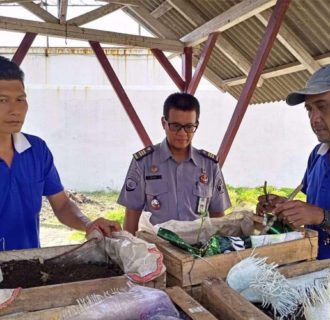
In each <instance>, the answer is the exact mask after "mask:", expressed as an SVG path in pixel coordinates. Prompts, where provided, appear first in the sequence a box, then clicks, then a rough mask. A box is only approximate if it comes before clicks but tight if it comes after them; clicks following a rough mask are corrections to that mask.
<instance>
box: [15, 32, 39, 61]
mask: <svg viewBox="0 0 330 320" xmlns="http://www.w3.org/2000/svg"><path fill="white" fill-rule="evenodd" d="M36 36H37V33H32V32H27V33H26V34H25V36H24V38H23V40H22V42H21V44H20V45H19V47H18V48H17V50H16V52H15V54H14V56H13V58H12V59H11V61H13V62H15V63H16V64H17V65H18V66H19V65H20V64H21V63H22V61H23V59H24V58H25V56H26V54H27V52H28V51H29V49H30V47H31V45H32V43H33V40H34V39H35V37H36Z"/></svg>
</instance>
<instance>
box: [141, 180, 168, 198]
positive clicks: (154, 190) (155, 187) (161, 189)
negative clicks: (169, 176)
mask: <svg viewBox="0 0 330 320" xmlns="http://www.w3.org/2000/svg"><path fill="white" fill-rule="evenodd" d="M167 192H168V184H167V182H166V181H157V180H147V181H146V194H148V195H150V196H158V195H161V194H163V193H167Z"/></svg>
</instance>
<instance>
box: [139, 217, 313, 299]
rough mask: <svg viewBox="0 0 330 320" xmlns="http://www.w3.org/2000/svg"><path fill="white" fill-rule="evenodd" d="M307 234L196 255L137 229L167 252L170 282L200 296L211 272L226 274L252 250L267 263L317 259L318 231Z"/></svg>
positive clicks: (258, 220)
mask: <svg viewBox="0 0 330 320" xmlns="http://www.w3.org/2000/svg"><path fill="white" fill-rule="evenodd" d="M262 220H263V218H261V217H258V216H255V217H254V225H255V229H257V230H261V229H262ZM299 231H301V232H302V233H303V238H302V239H298V240H292V241H287V242H283V243H278V244H272V245H267V246H261V247H258V248H254V249H246V250H242V251H235V252H231V253H226V254H218V255H215V256H211V257H204V258H203V259H198V258H194V257H193V255H191V254H190V253H188V252H186V251H184V250H182V249H180V248H177V247H175V246H174V245H172V244H171V243H169V242H168V241H166V240H164V239H162V238H160V237H158V236H156V235H155V234H151V233H147V232H145V231H139V232H137V236H138V237H140V238H142V239H144V240H146V241H148V242H150V243H154V244H156V246H157V248H158V249H159V250H160V251H161V252H162V253H163V255H164V264H165V266H166V285H167V286H179V287H182V288H184V289H185V290H186V291H187V292H189V293H190V294H192V296H193V297H194V298H196V299H197V300H199V298H200V297H199V295H200V284H201V282H202V281H203V280H204V279H206V278H208V277H209V276H217V277H220V278H225V277H226V276H227V274H228V272H229V270H230V269H231V267H232V266H234V265H235V264H236V263H238V262H239V261H241V260H242V259H244V258H247V257H248V256H250V255H251V254H252V253H253V254H256V255H257V256H258V257H268V259H267V263H271V262H275V263H277V264H279V265H282V264H287V263H292V262H297V261H305V260H314V259H316V256H317V251H318V233H317V232H316V231H314V230H309V229H303V228H300V229H299Z"/></svg>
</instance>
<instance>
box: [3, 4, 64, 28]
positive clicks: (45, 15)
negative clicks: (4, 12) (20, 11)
mask: <svg viewBox="0 0 330 320" xmlns="http://www.w3.org/2000/svg"><path fill="white" fill-rule="evenodd" d="M21 6H22V7H24V8H25V9H27V10H29V11H30V12H32V13H33V14H35V15H36V16H37V17H38V18H40V19H41V20H43V21H46V22H49V23H59V20H58V19H57V18H56V17H54V16H53V15H52V14H50V13H49V12H48V11H46V10H45V9H43V8H41V7H40V6H39V5H37V4H35V3H33V2H24V3H21ZM1 20H2V18H1ZM26 31H28V30H26ZM36 33H38V32H36Z"/></svg>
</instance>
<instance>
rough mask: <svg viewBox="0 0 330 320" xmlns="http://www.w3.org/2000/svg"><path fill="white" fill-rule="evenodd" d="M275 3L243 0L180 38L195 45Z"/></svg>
mask: <svg viewBox="0 0 330 320" xmlns="http://www.w3.org/2000/svg"><path fill="white" fill-rule="evenodd" d="M275 3H276V0H253V1H251V0H243V1H242V2H240V3H238V4H236V5H234V6H233V7H231V8H230V9H228V10H227V11H225V12H223V13H222V14H220V15H218V16H217V17H215V18H213V19H211V20H210V21H208V22H206V23H204V24H203V25H201V26H200V27H198V28H196V29H195V30H193V31H192V32H189V33H188V34H186V35H185V36H183V37H182V38H181V39H180V40H181V41H183V42H185V43H186V45H187V46H196V45H197V44H199V43H201V42H204V41H205V40H206V39H207V36H208V35H209V34H210V33H212V32H216V31H219V32H222V31H224V30H227V29H229V28H231V27H233V26H234V25H236V24H238V23H240V22H242V21H244V20H246V19H248V18H251V17H252V16H254V15H256V14H257V13H259V12H262V11H264V10H266V9H268V8H270V7H272V6H274V5H275Z"/></svg>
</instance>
